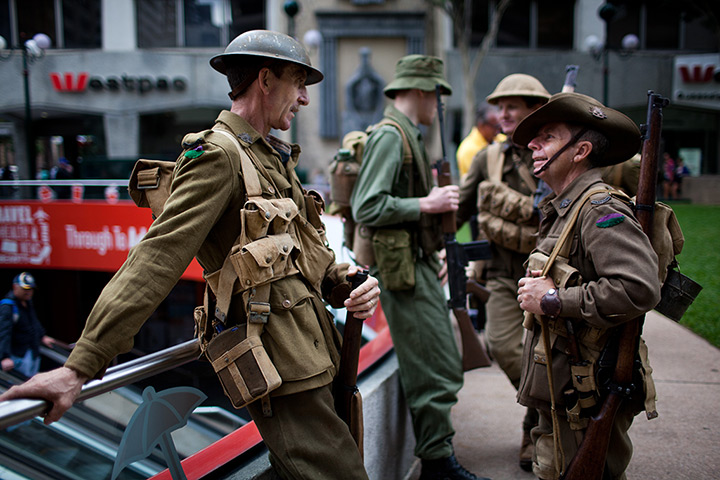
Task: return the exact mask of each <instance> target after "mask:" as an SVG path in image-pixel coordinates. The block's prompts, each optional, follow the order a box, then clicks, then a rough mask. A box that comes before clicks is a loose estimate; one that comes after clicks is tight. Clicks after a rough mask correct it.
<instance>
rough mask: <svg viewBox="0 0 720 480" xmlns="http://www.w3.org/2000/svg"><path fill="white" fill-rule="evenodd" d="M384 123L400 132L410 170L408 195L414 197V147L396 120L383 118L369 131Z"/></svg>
mask: <svg viewBox="0 0 720 480" xmlns="http://www.w3.org/2000/svg"><path fill="white" fill-rule="evenodd" d="M383 125H392V126H393V127H395V128H396V129H397V131H398V132H400V137H401V138H402V152H403V165H408V166H409V170H410V175H409V176H410V182H409V185H408V187H409V191H408V196H409V197H413V196H415V195H414V194H415V188H414V184H415V182H413V180H412V178H413V153H412V147H410V142H409V141H408V139H407V136H406V135H405V130H403V129H402V127H401V126H400V124H399V123H398V122H396V121H395V120H391V119H389V118H383V119H382V120H380V121H379V122H378V123H376V124H375V125H373V126H371V127H370V128H369V129H368V131H372V130H375V129H376V128H379V127H381V126H383Z"/></svg>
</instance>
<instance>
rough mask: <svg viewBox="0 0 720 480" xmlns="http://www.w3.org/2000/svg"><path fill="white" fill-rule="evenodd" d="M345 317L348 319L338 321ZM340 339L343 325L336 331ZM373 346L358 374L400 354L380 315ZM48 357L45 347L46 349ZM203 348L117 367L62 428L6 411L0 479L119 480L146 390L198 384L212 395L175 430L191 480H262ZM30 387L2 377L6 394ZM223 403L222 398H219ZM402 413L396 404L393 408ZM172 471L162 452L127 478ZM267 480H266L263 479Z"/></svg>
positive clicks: (53, 363)
mask: <svg viewBox="0 0 720 480" xmlns="http://www.w3.org/2000/svg"><path fill="white" fill-rule="evenodd" d="M333 313H334V314H335V315H336V318H343V317H344V312H333ZM338 323H339V324H338V327H339V329H340V330H341V331H342V329H343V328H342V327H343V325H342V322H341V321H339V322H338ZM363 337H364V338H365V341H366V343H365V344H364V346H363V347H362V348H361V351H360V361H359V368H358V370H359V372H360V373H361V374H362V373H363V372H364V373H365V374H370V373H371V372H372V371H373V370H374V367H375V366H376V365H377V364H379V363H381V362H380V360H381V359H383V358H385V357H386V355H387V354H388V352H390V351H391V350H392V342H391V340H390V334H389V330H388V328H387V323H386V321H385V317H384V314H383V313H382V309H381V308H378V310H377V312H376V315H375V316H374V317H373V318H372V319H368V320H367V321H366V322H365V325H364V328H363ZM43 348H44V347H43ZM42 353H43V370H45V369H51V368H55V367H57V366H59V365H62V364H63V363H64V361H65V359H66V358H67V355H68V353H69V350H65V351H59V350H58V349H57V348H56V349H54V350H52V351H47V350H46V349H43V352H42ZM198 356H199V346H198V344H197V342H196V340H189V341H187V342H184V343H181V344H179V345H176V346H174V347H171V348H168V349H166V350H162V351H160V352H156V353H152V354H149V355H145V356H141V357H138V358H136V359H131V360H129V361H125V360H123V362H122V363H120V364H119V365H116V366H113V367H110V368H109V369H108V370H107V372H106V373H105V375H104V377H103V379H102V380H93V381H90V382H88V383H87V384H86V385H85V386H84V387H83V390H82V393H81V394H80V396H79V397H78V399H77V402H76V404H75V405H74V406H73V407H72V408H71V409H70V410H68V412H67V413H66V414H65V415H64V416H63V417H62V419H61V420H59V421H57V422H55V423H53V424H51V425H49V426H45V425H44V424H43V423H42V420H41V419H40V418H38V415H42V413H43V412H44V411H45V410H46V409H47V407H48V405H47V404H46V403H45V402H44V401H40V400H30V399H23V400H12V401H8V402H0V480H20V479H33V480H35V479H38V480H45V479H53V480H65V479H72V480H75V479H82V480H87V479H93V480H96V479H97V480H102V479H108V480H110V479H111V475H112V471H113V466H114V464H115V458H116V456H118V451H119V447H120V444H121V441H122V439H123V434H124V432H125V430H126V427H127V426H128V422H129V421H130V419H131V417H132V415H133V413H134V412H135V411H136V410H137V409H138V406H139V405H140V404H141V403H143V390H144V389H145V388H147V387H148V386H152V387H153V388H154V389H155V390H156V391H157V392H161V391H165V390H166V389H168V388H172V387H177V386H179V385H190V386H192V387H194V388H195V389H198V390H200V391H202V392H204V393H206V394H207V395H208V399H207V400H206V401H205V402H204V403H203V404H202V405H201V406H199V407H197V408H196V409H195V410H194V411H193V413H192V415H191V416H190V417H189V419H188V422H187V425H186V426H184V427H182V428H180V429H177V430H174V431H173V432H172V433H171V435H172V441H173V443H174V445H175V448H176V449H177V452H178V455H179V457H180V459H181V460H182V469H183V470H184V472H185V474H186V476H187V478H188V479H189V480H193V479H201V478H202V479H206V480H210V479H212V480H215V479H230V478H233V479H235V478H256V477H255V474H252V475H251V476H247V475H248V470H247V469H248V466H250V467H251V469H253V468H255V465H259V469H260V471H262V469H266V468H268V464H267V453H266V450H265V447H264V445H263V444H262V439H261V437H260V434H259V432H258V430H257V427H256V426H255V424H254V423H253V422H251V421H249V415H248V414H247V411H246V410H234V409H232V408H226V405H229V402H228V401H227V399H226V398H225V397H224V395H222V393H220V394H216V393H213V389H215V390H219V382H218V381H217V379H216V377H215V374H214V373H213V372H212V370H211V367H210V366H209V363H208V362H203V361H197V359H198ZM23 380H24V379H21V378H19V377H13V376H11V375H10V374H8V373H6V372H0V391H5V390H6V389H7V388H9V387H10V386H11V385H13V384H15V383H18V382H22V381H23ZM218 395H220V396H218ZM391 403H392V404H394V402H391ZM167 467H168V463H167V461H166V459H165V456H164V454H163V452H162V451H161V449H160V448H159V447H157V446H156V447H155V448H154V449H153V451H152V453H151V455H149V456H148V457H147V458H143V459H142V460H140V461H136V462H134V463H131V464H130V465H128V466H127V467H126V468H124V469H123V470H122V471H121V472H120V474H119V476H118V477H117V478H119V479H123V480H125V479H146V478H152V479H153V480H170V478H171V475H170V473H169V471H168V469H167ZM257 478H265V477H257Z"/></svg>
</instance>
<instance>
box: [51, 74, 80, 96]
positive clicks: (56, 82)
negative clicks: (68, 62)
mask: <svg viewBox="0 0 720 480" xmlns="http://www.w3.org/2000/svg"><path fill="white" fill-rule="evenodd" d="M88 77H89V75H88V73H87V72H80V73H78V74H74V73H71V72H65V73H63V74H62V75H60V74H59V73H58V72H52V73H51V74H50V81H51V82H52V86H53V88H54V89H55V90H57V91H58V92H83V91H85V88H87V84H88Z"/></svg>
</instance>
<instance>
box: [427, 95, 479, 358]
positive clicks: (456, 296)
mask: <svg viewBox="0 0 720 480" xmlns="http://www.w3.org/2000/svg"><path fill="white" fill-rule="evenodd" d="M435 94H436V96H437V109H438V121H439V123H440V139H441V142H440V143H441V144H442V153H443V158H442V160H441V161H440V162H438V165H437V182H438V186H440V187H445V186H448V185H452V177H451V175H450V162H448V161H447V156H446V153H445V135H444V120H443V111H442V108H443V104H442V98H441V95H442V87H441V86H440V85H437V86H436V88H435ZM455 222H456V220H455V211H453V210H451V211H449V212H445V213H443V214H442V229H443V240H444V242H445V253H446V255H447V258H446V261H447V265H448V281H449V283H450V297H451V298H450V301H449V302H448V303H449V306H450V308H452V310H453V314H454V315H455V319H456V320H457V322H458V327H459V329H460V337H461V344H462V365H463V371H466V372H467V371H468V370H473V369H475V368H481V367H489V366H490V365H492V360H490V356H489V355H488V354H487V351H486V350H485V347H484V346H483V344H482V342H480V339H479V338H478V335H477V332H476V331H475V327H473V325H472V321H471V320H470V315H469V314H468V311H467V307H466V301H467V276H466V274H465V266H467V257H466V256H465V254H464V249H463V246H462V245H461V244H459V243H458V242H457V239H456V238H455V233H456V232H457V225H456V223H455ZM461 257H463V258H461Z"/></svg>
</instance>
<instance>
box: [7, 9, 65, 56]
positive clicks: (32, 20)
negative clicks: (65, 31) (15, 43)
mask: <svg viewBox="0 0 720 480" xmlns="http://www.w3.org/2000/svg"><path fill="white" fill-rule="evenodd" d="M54 4H55V2H54V1H53V0H23V1H22V2H15V5H16V8H17V17H18V32H19V33H20V35H21V38H20V40H21V41H23V38H22V36H23V35H24V36H25V40H27V39H29V38H32V37H33V35H35V34H36V33H44V34H45V35H47V36H49V37H50V39H51V40H52V42H53V46H55V45H57V43H56V42H57V36H56V34H55V5H54Z"/></svg>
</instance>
